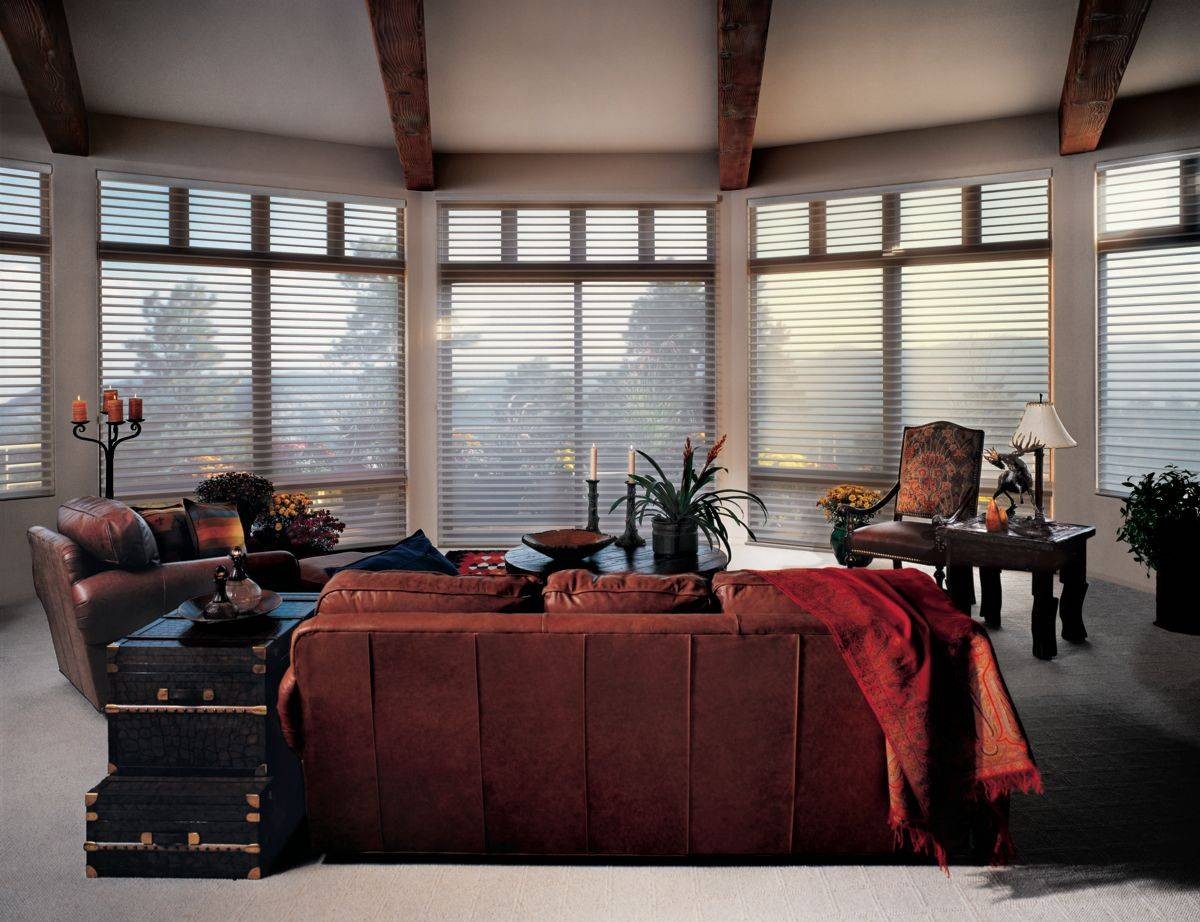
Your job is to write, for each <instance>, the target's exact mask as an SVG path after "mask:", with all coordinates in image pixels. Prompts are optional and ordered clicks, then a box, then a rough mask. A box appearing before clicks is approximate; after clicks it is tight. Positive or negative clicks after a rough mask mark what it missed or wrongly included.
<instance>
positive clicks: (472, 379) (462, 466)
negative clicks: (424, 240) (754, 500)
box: [438, 205, 716, 546]
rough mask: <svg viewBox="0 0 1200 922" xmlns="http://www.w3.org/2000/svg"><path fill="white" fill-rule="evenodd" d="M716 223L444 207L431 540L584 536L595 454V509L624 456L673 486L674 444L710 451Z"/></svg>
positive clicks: (614, 523) (680, 216)
mask: <svg viewBox="0 0 1200 922" xmlns="http://www.w3.org/2000/svg"><path fill="white" fill-rule="evenodd" d="M714 221H715V218H714V213H713V208H712V206H711V205H689V206H675V205H638V206H623V207H600V206H591V205H588V206H582V205H575V206H568V205H556V206H552V207H551V206H531V205H516V206H512V207H508V206H499V205H489V206H479V205H472V206H459V205H454V206H444V207H443V208H442V210H441V213H440V220H439V228H440V230H439V237H440V240H439V247H438V251H439V261H440V291H439V351H438V386H439V391H438V416H439V423H438V426H439V445H438V450H439V465H438V477H439V484H438V488H439V510H440V536H441V539H442V541H443V542H446V543H449V544H457V545H459V546H469V545H476V546H495V545H498V544H503V543H512V542H514V541H515V540H517V538H518V537H519V536H520V535H521V533H522V532H527V531H531V530H535V529H536V528H538V527H552V526H556V525H559V526H561V525H570V524H581V523H582V522H583V521H584V519H585V516H586V492H585V486H584V478H585V477H586V476H587V467H586V466H587V463H588V461H587V458H588V451H589V449H590V447H591V445H592V444H593V443H595V444H596V446H597V449H598V451H599V455H600V475H601V484H600V506H601V512H602V514H604V513H606V512H607V509H608V506H609V504H610V503H611V502H612V501H613V500H614V499H616V498H618V497H619V496H622V495H624V475H625V470H626V456H627V452H628V450H629V446H630V445H631V444H632V445H634V446H636V447H637V448H639V449H641V450H643V451H645V452H647V453H648V454H650V455H652V456H653V457H655V458H656V459H659V460H660V461H661V462H662V463H663V464H664V466H665V467H666V468H667V469H668V473H672V472H677V470H678V467H679V465H680V464H681V463H682V456H681V448H682V445H683V440H684V438H685V437H687V436H689V435H690V436H691V438H692V440H693V441H694V442H696V443H697V444H699V445H701V446H703V445H704V444H705V443H706V442H708V441H709V440H711V438H712V435H713V427H714V424H715V423H714V417H715V403H716V382H715V373H714V366H715V346H714V328H715V307H714V290H713V289H714V279H715V273H716V270H715V256H714V233H713V227H714ZM701 450H702V451H703V450H704V449H703V448H701ZM642 464H643V466H642V470H645V464H644V462H643V463H642ZM602 519H603V521H604V523H605V527H606V528H609V529H610V530H611V529H613V528H616V529H618V530H619V529H620V527H621V521H622V519H621V516H620V514H614V515H612V516H607V515H602Z"/></svg>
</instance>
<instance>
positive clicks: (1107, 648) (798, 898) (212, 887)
mask: <svg viewBox="0 0 1200 922" xmlns="http://www.w3.org/2000/svg"><path fill="white" fill-rule="evenodd" d="M755 563H757V561H755ZM1005 590H1006V598H1005V608H1004V619H1005V626H1004V629H1003V630H1000V631H997V632H995V633H994V639H995V644H996V648H997V650H998V652H999V656H1000V661H1001V665H1002V667H1003V669H1004V672H1005V675H1006V677H1007V679H1008V682H1009V685H1010V686H1011V688H1012V692H1013V696H1014V698H1015V699H1016V702H1017V706H1018V708H1019V710H1020V712H1021V716H1022V718H1023V720H1024V722H1025V726H1026V729H1027V730H1028V732H1029V734H1030V737H1031V738H1032V741H1033V745H1034V750H1035V752H1036V755H1037V757H1038V760H1039V762H1040V764H1041V766H1042V770H1043V773H1044V775H1045V778H1046V794H1045V796H1044V797H1018V798H1016V799H1015V801H1014V803H1013V810H1012V812H1013V828H1014V834H1015V837H1016V840H1017V845H1018V848H1019V849H1020V850H1021V862H1022V863H1020V864H1018V865H1016V866H1013V867H1010V868H1005V869H991V868H977V867H962V866H958V867H955V868H954V869H953V873H952V875H951V876H950V877H949V878H946V877H945V876H943V875H942V874H941V873H940V872H939V871H938V870H937V869H936V868H935V867H925V866H912V865H905V866H895V867H891V866H869V867H860V866H854V865H849V866H820V867H818V866H802V865H800V866H796V865H786V866H722V867H711V866H710V867H703V866H699V867H695V866H666V867H653V866H650V867H647V866H620V865H587V866H580V865H553V864H550V865H497V864H476V865H463V864H420V865H405V864H326V863H323V862H320V861H316V860H313V861H309V862H308V863H305V864H302V865H301V866H298V867H294V868H292V869H290V870H288V871H286V872H284V873H281V874H277V875H275V876H272V877H269V878H267V879H265V880H262V881H237V882H224V881H167V880H104V879H101V880H87V879H85V878H84V875H83V865H84V860H83V812H84V811H83V793H84V791H86V790H88V788H89V787H90V786H91V785H93V784H94V783H95V782H97V781H98V780H99V779H100V778H101V777H102V776H103V774H104V764H105V749H106V738H105V725H104V719H103V717H101V716H100V715H99V714H97V713H95V712H94V711H93V710H92V709H91V707H90V706H89V705H88V703H87V702H86V701H85V700H84V699H83V698H82V697H80V696H79V695H78V694H77V693H76V692H75V691H74V689H72V688H71V686H70V685H69V684H68V683H67V681H66V680H65V679H64V678H63V677H62V676H60V675H59V673H58V671H57V669H56V668H55V664H54V655H53V652H52V650H51V646H50V637H49V634H48V632H47V630H46V626H45V622H44V620H43V617H42V614H41V611H40V609H39V608H37V607H36V606H25V607H22V608H19V609H16V610H11V611H8V612H0V760H2V761H0V918H4V919H55V920H69V919H87V920H108V919H129V920H138V919H147V920H155V922H162V920H172V922H175V920H181V919H197V920H200V919H221V920H235V919H252V920H264V919H274V918H295V919H326V918H329V919H332V918H339V919H350V918H366V919H376V918H377V919H473V920H484V919H487V920H492V919H564V920H566V919H570V920H576V919H647V920H651V919H653V920H665V919H688V920H709V919H711V920H721V922H725V920H760V919H791V918H797V919H833V918H846V919H861V918H889V919H928V918H939V919H960V918H981V919H993V918H995V919H1073V918H1112V919H1128V918H1171V919H1184V918H1191V919H1196V918H1200V846H1198V845H1197V841H1198V839H1200V832H1198V831H1200V637H1185V636H1179V635H1175V634H1169V633H1166V632H1163V631H1160V630H1158V629H1156V628H1154V627H1153V626H1152V625H1151V623H1150V622H1151V620H1152V617H1153V615H1152V610H1153V599H1152V597H1151V596H1149V595H1147V594H1144V593H1140V592H1136V591H1133V590H1130V589H1125V588H1122V587H1118V586H1114V585H1110V584H1105V583H1101V582H1098V581H1093V583H1092V588H1091V592H1090V594H1089V596H1088V599H1087V606H1086V609H1085V617H1086V620H1087V626H1088V630H1089V632H1090V633H1091V639H1090V641H1089V642H1088V643H1086V644H1083V645H1080V646H1072V645H1070V644H1060V655H1059V658H1058V659H1057V660H1055V661H1054V662H1051V663H1046V662H1040V661H1038V660H1034V659H1033V658H1032V656H1031V655H1030V638H1029V616H1028V607H1029V603H1030V596H1029V589H1028V578H1027V577H1025V578H1021V577H1012V578H1007V577H1006V581H1005Z"/></svg>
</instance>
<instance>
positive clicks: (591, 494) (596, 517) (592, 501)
mask: <svg viewBox="0 0 1200 922" xmlns="http://www.w3.org/2000/svg"><path fill="white" fill-rule="evenodd" d="M587 490H588V517H587V525H585V526H584V527H585V528H586V529H587V530H588V531H599V530H600V510H599V509H598V508H597V506H596V504H597V501H598V500H599V498H600V481H599V480H592V479H591V478H590V477H589V478H588V481H587Z"/></svg>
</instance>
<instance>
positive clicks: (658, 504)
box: [608, 436, 767, 557]
mask: <svg viewBox="0 0 1200 922" xmlns="http://www.w3.org/2000/svg"><path fill="white" fill-rule="evenodd" d="M724 446H725V436H721V438H720V440H719V441H718V442H717V443H716V444H715V445H713V447H712V448H711V449H709V452H708V456H707V457H706V458H705V459H704V466H703V467H702V468H701V469H700V470H699V471H696V469H695V464H694V458H693V455H694V454H695V450H694V449H693V448H692V440H691V437H690V436H689V437H688V439H687V441H686V442H684V445H683V473H682V474H681V475H680V478H679V485H678V486H676V485H675V484H674V483H672V482H671V480H670V478H668V477H667V475H666V474H665V473H664V472H663V469H662V467H661V466H660V465H659V463H658V462H657V461H655V460H654V459H653V458H651V457H650V456H649V455H648V454H646V453H645V452H644V451H639V452H638V454H639V455H641V456H642V457H643V458H645V459H646V460H647V461H648V462H649V463H650V466H651V467H652V468H654V472H655V474H656V475H657V476H645V475H642V474H630V479H631V480H633V482H634V483H635V484H637V485H638V486H639V487H641V489H642V493H641V495H639V496H637V497H635V499H634V504H633V514H634V515H635V516H636V517H637V520H638V521H639V522H641V521H642V520H643V519H644V518H645V516H646V515H651V516H652V518H651V527H652V535H653V547H654V553H655V554H656V555H658V556H659V557H687V556H691V555H693V554H695V553H696V551H697V549H698V547H699V533H700V532H704V536H705V538H707V539H708V544H709V546H710V547H711V546H712V545H713V544H714V543H720V545H721V546H722V547H724V548H725V553H727V554H730V555H731V556H732V553H733V552H732V550H731V548H730V546H729V529H728V526H727V525H726V520H729V521H730V522H733V523H735V524H737V525H740V526H742V527H743V528H745V529H746V533H747V534H748V535H749V536H750V538H751V540H754V537H755V536H754V532H753V530H751V528H750V526H749V525H747V524H746V522H745V521H744V519H743V516H744V515H746V514H745V513H744V512H743V510H742V507H741V506H739V505H738V501H739V500H741V501H744V502H745V503H746V504H747V505H749V504H751V503H753V504H754V505H756V506H758V508H759V509H761V510H762V513H763V515H764V516H765V515H766V514H767V507H766V505H765V504H764V503H763V501H762V500H761V499H759V498H758V497H757V496H755V495H754V494H753V493H748V492H747V491H745V490H734V489H723V490H717V489H713V483H714V481H715V480H716V478H717V474H719V473H721V472H722V471H724V470H725V468H723V467H719V466H717V464H716V460H717V455H719V454H720V453H721V449H722V448H723V447H724ZM624 502H625V500H624V498H622V499H618V500H616V501H615V502H614V503H613V504H612V506H611V507H610V508H609V510H608V511H609V512H613V511H615V510H616V509H617V508H618V507H619V506H620V505H621V504H622V503H624ZM748 517H749V516H746V518H748Z"/></svg>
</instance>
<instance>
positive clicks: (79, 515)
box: [28, 496, 300, 709]
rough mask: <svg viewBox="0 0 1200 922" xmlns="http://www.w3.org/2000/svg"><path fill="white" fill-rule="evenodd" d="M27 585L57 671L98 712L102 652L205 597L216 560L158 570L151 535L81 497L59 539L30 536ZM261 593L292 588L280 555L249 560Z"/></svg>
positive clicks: (43, 533) (294, 573) (104, 695)
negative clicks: (45, 623) (47, 633)
mask: <svg viewBox="0 0 1200 922" xmlns="http://www.w3.org/2000/svg"><path fill="white" fill-rule="evenodd" d="M28 537H29V547H30V551H31V554H32V558H33V583H34V588H35V590H36V592H37V597H38V599H39V600H40V601H41V603H42V607H43V608H44V609H45V610H46V619H47V620H48V621H49V623H50V636H51V639H52V640H53V642H54V654H55V656H56V657H57V658H58V668H59V670H60V671H61V672H62V674H63V675H65V676H66V677H67V678H68V679H70V680H71V683H72V684H73V685H74V686H75V687H76V688H77V689H79V691H80V692H81V693H82V694H83V695H84V697H86V698H87V699H88V701H90V702H91V703H92V705H93V706H94V707H96V708H97V709H100V708H102V707H103V706H104V704H105V703H106V701H107V699H108V676H107V671H106V670H107V664H106V658H105V647H106V646H107V645H108V644H110V643H112V642H113V641H114V640H118V639H119V638H121V637H123V636H125V635H126V634H128V633H130V632H131V631H135V630H137V629H138V628H139V627H142V626H143V625H145V624H148V623H149V622H150V621H153V620H154V619H155V618H157V617H159V616H160V615H163V614H165V613H166V612H168V611H170V610H171V609H173V608H175V607H176V606H177V605H179V603H180V602H182V601H184V600H185V599H188V598H191V597H192V596H196V595H200V594H202V593H204V592H206V591H211V587H212V574H213V569H214V568H215V567H216V566H217V564H219V563H221V560H220V559H217V558H208V559H202V560H185V561H177V562H173V563H160V562H159V555H158V548H157V546H156V544H155V539H154V535H153V534H151V532H150V530H149V528H148V527H147V525H146V523H145V521H144V520H143V519H142V518H141V517H140V516H138V515H137V514H136V513H134V512H133V510H131V509H130V508H129V507H128V506H125V505H124V504H123V503H119V502H115V501H114V500H106V499H101V498H99V497H94V496H90V497H83V498H81V499H77V500H72V501H71V502H68V503H65V504H63V506H62V507H60V509H59V512H58V531H52V530H51V529H49V528H43V527H42V526H40V525H35V526H34V527H33V528H31V529H29V532H28ZM248 560H249V572H250V573H251V575H252V576H253V577H254V579H255V580H256V581H258V582H259V583H260V584H261V585H263V586H264V587H266V588H268V589H275V590H277V591H287V590H292V589H295V588H296V586H297V585H298V584H299V579H300V569H299V566H298V565H297V563H296V558H295V557H293V556H292V555H291V554H290V553H288V552H286V551H270V552H264V553H258V554H251V555H249V558H248Z"/></svg>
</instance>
